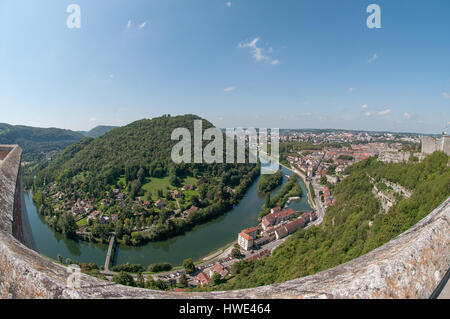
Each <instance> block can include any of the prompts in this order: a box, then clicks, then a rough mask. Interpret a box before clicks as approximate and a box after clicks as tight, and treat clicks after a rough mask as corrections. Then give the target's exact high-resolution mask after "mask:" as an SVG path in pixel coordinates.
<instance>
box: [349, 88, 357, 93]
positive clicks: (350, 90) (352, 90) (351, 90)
mask: <svg viewBox="0 0 450 319" xmlns="http://www.w3.org/2000/svg"><path fill="white" fill-rule="evenodd" d="M355 90H356V89H355V88H349V89H348V91H349V92H350V93H353V92H355Z"/></svg>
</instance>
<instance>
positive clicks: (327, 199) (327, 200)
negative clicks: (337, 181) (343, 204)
mask: <svg viewBox="0 0 450 319" xmlns="http://www.w3.org/2000/svg"><path fill="white" fill-rule="evenodd" d="M320 199H321V200H322V202H323V203H324V204H325V206H326V207H329V206H331V205H333V204H334V203H336V198H334V196H333V195H332V194H331V192H330V189H329V188H328V187H325V188H324V189H323V192H322V194H320Z"/></svg>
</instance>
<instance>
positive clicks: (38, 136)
mask: <svg viewBox="0 0 450 319" xmlns="http://www.w3.org/2000/svg"><path fill="white" fill-rule="evenodd" d="M83 137H84V136H83V135H82V134H80V133H77V132H73V131H70V130H63V129H58V128H37V127H29V126H22V125H16V126H14V125H9V124H1V123H0V144H18V145H19V146H20V147H21V148H22V149H23V158H22V160H23V162H31V161H36V160H41V159H43V158H45V156H49V155H51V153H53V152H57V151H60V150H63V149H65V148H66V147H67V146H69V145H71V144H73V143H76V142H78V141H80V140H81V139H82V138H83Z"/></svg>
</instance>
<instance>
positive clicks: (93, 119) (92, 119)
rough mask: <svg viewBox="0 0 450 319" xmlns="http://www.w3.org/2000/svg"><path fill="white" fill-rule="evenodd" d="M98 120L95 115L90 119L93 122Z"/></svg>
mask: <svg viewBox="0 0 450 319" xmlns="http://www.w3.org/2000/svg"><path fill="white" fill-rule="evenodd" d="M96 121H97V119H96V118H95V117H92V118H90V119H89V122H91V123H92V122H96Z"/></svg>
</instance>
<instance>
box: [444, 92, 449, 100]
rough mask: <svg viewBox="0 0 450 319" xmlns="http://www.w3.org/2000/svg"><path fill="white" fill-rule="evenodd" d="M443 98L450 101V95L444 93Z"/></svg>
mask: <svg viewBox="0 0 450 319" xmlns="http://www.w3.org/2000/svg"><path fill="white" fill-rule="evenodd" d="M442 96H443V97H444V98H445V99H450V93H447V92H444V93H442Z"/></svg>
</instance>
